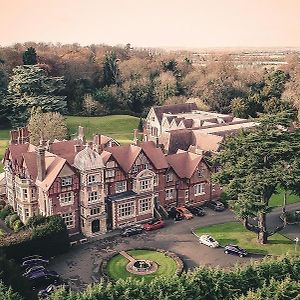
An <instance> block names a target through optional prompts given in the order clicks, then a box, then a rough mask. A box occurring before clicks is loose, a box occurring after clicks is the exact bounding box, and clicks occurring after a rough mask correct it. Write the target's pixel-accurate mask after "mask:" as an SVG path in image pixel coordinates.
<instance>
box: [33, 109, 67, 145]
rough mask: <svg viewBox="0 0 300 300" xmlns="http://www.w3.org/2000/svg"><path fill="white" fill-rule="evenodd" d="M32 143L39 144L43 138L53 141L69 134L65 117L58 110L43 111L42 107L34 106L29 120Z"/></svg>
mask: <svg viewBox="0 0 300 300" xmlns="http://www.w3.org/2000/svg"><path fill="white" fill-rule="evenodd" d="M28 130H29V132H30V143H31V144H33V145H38V144H39V141H40V140H41V138H42V139H43V140H46V141H50V142H53V141H54V140H55V139H58V140H63V139H65V138H66V136H67V125H66V122H65V119H64V117H63V116H62V115H61V114H60V113H57V112H47V113H43V112H42V110H41V108H32V110H31V115H30V119H29V122H28Z"/></svg>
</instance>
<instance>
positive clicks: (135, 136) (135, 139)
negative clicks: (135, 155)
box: [133, 129, 139, 145]
mask: <svg viewBox="0 0 300 300" xmlns="http://www.w3.org/2000/svg"><path fill="white" fill-rule="evenodd" d="M138 141H139V131H138V129H133V143H134V144H135V145H137V144H138Z"/></svg>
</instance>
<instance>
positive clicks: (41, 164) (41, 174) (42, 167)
mask: <svg viewBox="0 0 300 300" xmlns="http://www.w3.org/2000/svg"><path fill="white" fill-rule="evenodd" d="M45 152H46V148H45V146H44V142H43V141H40V144H39V146H38V147H37V148H36V156H37V179H38V180H39V181H43V180H44V179H45V177H46V160H45Z"/></svg>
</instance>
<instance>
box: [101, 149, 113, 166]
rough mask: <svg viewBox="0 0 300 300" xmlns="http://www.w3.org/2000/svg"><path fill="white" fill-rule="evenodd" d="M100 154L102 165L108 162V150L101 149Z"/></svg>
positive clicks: (109, 154)
mask: <svg viewBox="0 0 300 300" xmlns="http://www.w3.org/2000/svg"><path fill="white" fill-rule="evenodd" d="M100 156H101V157H102V160H103V163H104V165H105V164H106V163H107V162H108V160H109V159H110V157H111V156H112V154H111V153H110V152H108V151H105V150H104V151H102V152H101V153H100Z"/></svg>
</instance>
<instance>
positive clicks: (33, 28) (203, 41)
mask: <svg viewBox="0 0 300 300" xmlns="http://www.w3.org/2000/svg"><path fill="white" fill-rule="evenodd" d="M25 41H35V42H41V41H43V42H53V43H55V42H61V43H75V42H77V43H80V44H82V45H88V44H100V43H105V44H109V45H117V44H126V43H131V44H132V45H133V46H142V47H143V46H144V47H198V48H202V47H203V48H206V47H300V0H107V1H104V0H0V45H2V46H4V45H10V44H13V43H17V42H25Z"/></svg>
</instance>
